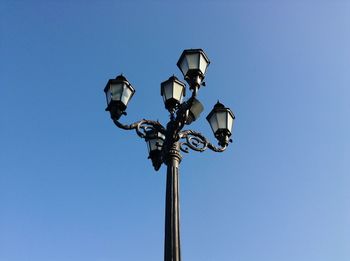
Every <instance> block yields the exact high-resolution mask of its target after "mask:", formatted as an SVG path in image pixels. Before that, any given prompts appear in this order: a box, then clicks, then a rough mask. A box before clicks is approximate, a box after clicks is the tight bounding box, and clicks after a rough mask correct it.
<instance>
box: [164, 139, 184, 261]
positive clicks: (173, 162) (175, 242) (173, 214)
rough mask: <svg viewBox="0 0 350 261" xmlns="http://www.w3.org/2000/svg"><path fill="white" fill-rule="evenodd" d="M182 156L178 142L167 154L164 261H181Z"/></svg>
mask: <svg viewBox="0 0 350 261" xmlns="http://www.w3.org/2000/svg"><path fill="white" fill-rule="evenodd" d="M180 162H181V155H180V150H179V144H178V142H175V143H174V144H173V145H172V146H171V148H170V150H169V151H168V153H167V157H166V164H167V178H166V199H165V241H164V261H181V251H180V207H179V204H180V202H179V165H180Z"/></svg>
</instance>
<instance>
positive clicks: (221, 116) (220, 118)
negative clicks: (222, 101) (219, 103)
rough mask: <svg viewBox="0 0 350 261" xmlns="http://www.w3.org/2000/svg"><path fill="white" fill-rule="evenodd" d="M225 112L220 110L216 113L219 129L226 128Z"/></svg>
mask: <svg viewBox="0 0 350 261" xmlns="http://www.w3.org/2000/svg"><path fill="white" fill-rule="evenodd" d="M227 114H228V113H227V112H226V111H220V112H217V113H216V117H217V122H218V128H219V129H227Z"/></svg>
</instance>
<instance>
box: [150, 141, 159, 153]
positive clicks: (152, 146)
mask: <svg viewBox="0 0 350 261" xmlns="http://www.w3.org/2000/svg"><path fill="white" fill-rule="evenodd" d="M154 150H157V140H156V139H151V140H149V141H148V152H151V151H154Z"/></svg>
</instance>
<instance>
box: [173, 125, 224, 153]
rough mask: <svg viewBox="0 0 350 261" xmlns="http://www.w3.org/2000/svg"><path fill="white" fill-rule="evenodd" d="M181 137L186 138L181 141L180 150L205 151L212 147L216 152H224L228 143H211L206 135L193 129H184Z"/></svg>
mask: <svg viewBox="0 0 350 261" xmlns="http://www.w3.org/2000/svg"><path fill="white" fill-rule="evenodd" d="M179 139H180V140H181V139H185V140H184V141H180V150H181V151H183V152H185V153H188V152H189V149H192V150H194V151H199V152H203V151H205V150H206V149H210V150H212V151H215V152H223V151H225V150H226V148H227V145H225V146H220V147H216V146H214V145H213V144H211V143H210V142H209V141H208V140H207V138H206V137H204V135H203V134H201V133H200V132H196V131H193V130H184V131H181V132H180V133H179Z"/></svg>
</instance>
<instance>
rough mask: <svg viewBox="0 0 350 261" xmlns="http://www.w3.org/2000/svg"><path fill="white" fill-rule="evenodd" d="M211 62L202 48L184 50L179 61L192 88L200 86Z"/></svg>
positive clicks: (180, 67) (178, 64)
mask: <svg viewBox="0 0 350 261" xmlns="http://www.w3.org/2000/svg"><path fill="white" fill-rule="evenodd" d="M209 64H210V61H209V58H208V56H207V55H206V54H205V53H204V51H203V50H202V49H188V50H184V51H183V53H182V54H181V56H180V59H179V61H178V62H177V66H178V67H179V69H180V70H181V72H182V74H183V75H184V78H185V80H186V81H187V82H188V84H189V85H190V89H195V88H199V87H200V85H201V83H202V82H203V79H204V77H205V73H206V71H207V67H208V65H209Z"/></svg>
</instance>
